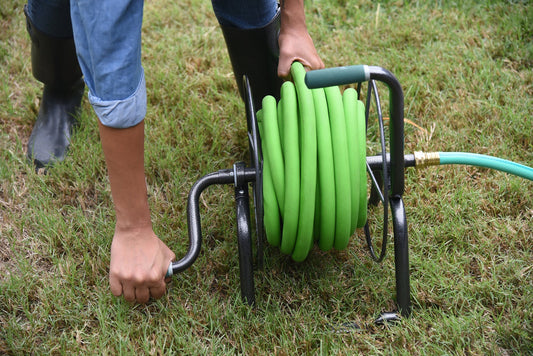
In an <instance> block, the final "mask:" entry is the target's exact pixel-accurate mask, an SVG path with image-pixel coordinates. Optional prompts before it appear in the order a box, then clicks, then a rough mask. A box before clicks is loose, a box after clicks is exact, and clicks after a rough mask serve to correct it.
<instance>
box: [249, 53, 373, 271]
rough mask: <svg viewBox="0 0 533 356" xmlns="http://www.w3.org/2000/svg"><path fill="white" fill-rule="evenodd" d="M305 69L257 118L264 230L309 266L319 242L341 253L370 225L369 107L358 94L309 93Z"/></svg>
mask: <svg viewBox="0 0 533 356" xmlns="http://www.w3.org/2000/svg"><path fill="white" fill-rule="evenodd" d="M305 73H306V72H305V69H304V68H303V65H302V64H301V63H299V62H295V63H294V64H293V65H292V67H291V74H292V77H293V80H294V83H293V82H285V83H284V84H283V86H282V87H281V99H280V100H279V103H277V105H276V101H275V99H274V98H273V97H271V96H267V97H265V98H264V99H263V106H262V109H261V110H260V111H259V112H258V115H257V117H258V121H259V129H260V134H261V137H262V151H263V199H264V207H265V209H264V226H265V233H266V236H267V240H268V242H269V243H270V244H272V245H274V246H279V247H280V250H281V251H282V252H283V253H285V254H289V255H291V256H292V258H293V259H294V260H295V261H302V260H304V259H305V258H306V257H307V255H308V253H309V251H310V250H311V247H312V246H313V243H314V241H315V240H316V241H317V242H318V246H319V247H320V248H321V249H322V250H329V249H331V248H332V247H335V248H336V249H344V248H346V246H347V245H348V241H349V238H350V236H351V235H352V234H353V232H354V231H355V229H356V228H358V227H362V226H364V224H365V222H366V202H367V199H366V198H367V197H366V193H367V188H366V132H365V116H364V105H363V103H362V102H360V101H359V100H358V98H357V93H356V91H355V90H354V89H347V90H345V91H344V93H343V94H341V91H340V89H339V88H338V87H327V88H318V89H312V90H311V89H309V88H308V87H307V86H306V84H305Z"/></svg>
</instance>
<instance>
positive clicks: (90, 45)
mask: <svg viewBox="0 0 533 356" xmlns="http://www.w3.org/2000/svg"><path fill="white" fill-rule="evenodd" d="M143 4H144V2H143V0H101V1H94V0H71V16H72V26H73V31H74V40H75V42H76V51H77V53H78V61H79V63H80V67H81V69H82V72H83V75H84V77H85V82H86V83H87V86H88V87H89V101H90V102H91V104H92V105H93V108H94V110H95V112H96V114H97V115H98V118H99V119H100V121H101V122H102V124H104V125H106V126H110V127H115V128H126V127H131V126H135V125H137V124H138V123H139V122H141V121H142V120H143V119H144V116H145V115H146V84H145V80H144V71H143V68H142V65H141V27H142V17H143Z"/></svg>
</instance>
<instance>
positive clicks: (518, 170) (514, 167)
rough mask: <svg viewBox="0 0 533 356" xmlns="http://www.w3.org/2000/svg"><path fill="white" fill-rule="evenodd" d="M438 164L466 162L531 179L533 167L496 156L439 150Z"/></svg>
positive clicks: (532, 178)
mask: <svg viewBox="0 0 533 356" xmlns="http://www.w3.org/2000/svg"><path fill="white" fill-rule="evenodd" d="M439 157H440V162H439V164H440V165H444V164H466V165H471V166H478V167H485V168H491V169H496V170H498V171H502V172H506V173H510V174H513V175H516V176H519V177H522V178H525V179H529V180H531V181H533V168H531V167H528V166H524V165H522V164H519V163H515V162H512V161H508V160H505V159H502V158H498V157H492V156H487V155H481V154H476V153H465V152H439Z"/></svg>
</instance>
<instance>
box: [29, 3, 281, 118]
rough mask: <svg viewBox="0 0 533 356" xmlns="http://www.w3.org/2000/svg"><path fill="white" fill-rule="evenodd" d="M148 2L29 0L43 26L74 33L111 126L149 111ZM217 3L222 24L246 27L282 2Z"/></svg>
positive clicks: (93, 94) (97, 105) (94, 96)
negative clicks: (144, 58) (144, 50)
mask: <svg viewBox="0 0 533 356" xmlns="http://www.w3.org/2000/svg"><path fill="white" fill-rule="evenodd" d="M143 5H144V0H101V1H94V0H70V1H69V0H28V14H29V16H30V19H31V20H32V22H33V23H34V25H35V26H36V27H37V28H38V29H39V30H41V31H42V32H44V33H47V34H49V35H51V36H55V37H68V36H69V35H71V34H73V35H74V41H75V43H76V52H77V55H78V62H79V64H80V67H81V69H82V72H83V75H84V78H85V83H86V84H87V86H88V87H89V101H90V102H91V104H92V106H93V108H94V110H95V112H96V114H97V116H98V118H99V119H100V121H101V122H102V124H104V125H106V126H109V127H115V128H127V127H131V126H135V125H137V124H138V123H140V122H141V121H142V120H143V119H144V117H145V115H146V83H145V78H144V70H143V67H142V64H141V27H142V18H143ZM212 5H213V10H214V12H215V15H216V17H217V19H218V21H219V23H220V24H221V25H224V26H234V27H237V28H242V29H251V28H260V27H263V26H264V25H266V24H267V23H269V22H270V21H271V20H272V18H273V17H274V16H275V14H276V11H277V6H278V5H277V1H276V0H212ZM69 6H70V17H69V16H68V14H69V11H68V9H69Z"/></svg>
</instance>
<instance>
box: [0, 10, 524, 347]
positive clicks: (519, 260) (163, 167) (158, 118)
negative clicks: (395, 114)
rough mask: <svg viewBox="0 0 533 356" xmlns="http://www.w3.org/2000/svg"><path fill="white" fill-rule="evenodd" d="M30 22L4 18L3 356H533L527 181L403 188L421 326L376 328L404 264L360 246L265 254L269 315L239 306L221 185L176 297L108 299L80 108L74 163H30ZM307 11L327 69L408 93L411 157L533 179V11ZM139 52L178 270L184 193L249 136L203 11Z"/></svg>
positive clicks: (104, 243) (468, 177) (205, 207)
mask: <svg viewBox="0 0 533 356" xmlns="http://www.w3.org/2000/svg"><path fill="white" fill-rule="evenodd" d="M24 3H25V2H24V1H23V0H2V2H1V4H0V78H1V79H0V354H8V355H9V354H15V355H18V354H21V355H22V354H49V353H51V354H150V355H152V354H153V355H157V354H217V355H218V354H251V355H255V354H278V355H294V354H313V355H314V354H321V355H329V354H331V355H337V354H339V355H349V354H409V355H412V354H415V355H442V354H459V355H487V354H489V355H490V354H496V355H515V354H516V355H531V354H533V250H532V248H531V246H532V242H533V182H530V181H526V180H524V179H522V178H518V177H514V176H511V175H508V174H504V173H500V172H496V171H491V170H487V169H482V168H475V167H465V166H442V167H433V168H428V169H426V170H414V169H409V170H407V171H406V192H405V195H404V201H405V204H406V211H407V221H408V226H409V234H410V235H409V243H410V263H411V289H412V290H411V292H412V303H413V312H412V316H411V317H410V318H408V319H403V320H402V321H401V323H400V324H398V325H394V326H390V325H389V326H377V325H375V324H374V323H373V320H374V319H375V318H376V317H377V316H378V315H379V314H380V313H381V312H382V311H385V310H391V309H393V308H394V298H395V281H394V258H393V256H392V255H393V254H392V252H390V253H389V255H388V256H387V258H386V259H385V261H384V262H383V263H382V264H376V263H374V262H373V261H372V260H371V259H370V257H369V256H368V253H367V250H366V245H365V242H364V234H363V232H362V231H358V232H357V234H356V235H354V236H353V238H352V239H351V240H350V244H349V246H348V249H346V250H344V251H335V252H328V253H324V252H321V251H320V250H318V249H315V250H313V251H312V253H311V254H310V256H309V257H308V259H307V260H306V261H305V262H303V263H295V262H292V261H291V259H290V258H288V257H287V256H284V255H283V254H281V252H279V250H277V249H276V248H273V247H267V248H266V251H265V254H266V256H265V267H264V269H263V270H261V271H258V272H256V274H255V283H256V299H257V305H256V307H255V308H251V307H249V306H247V305H244V304H243V303H242V302H241V298H240V286H239V277H238V276H239V266H238V256H237V242H236V226H235V221H234V218H233V214H234V213H233V207H234V202H233V189H231V187H227V186H226V187H219V186H216V187H211V188H209V189H208V190H207V191H206V192H205V193H204V194H203V195H202V201H201V208H202V218H203V221H202V223H203V225H202V227H203V234H204V245H203V250H202V253H201V255H200V257H199V258H198V260H197V261H196V262H195V264H194V265H193V266H192V267H191V268H190V269H188V270H187V271H185V272H183V273H182V274H180V275H178V276H175V277H174V279H173V282H172V283H171V288H170V290H169V292H168V293H167V294H166V295H165V297H163V298H162V299H160V300H158V301H155V302H152V303H150V304H148V305H136V306H132V305H129V304H128V303H127V302H125V301H124V300H123V299H120V298H115V297H113V296H112V295H111V293H110V291H109V286H108V279H107V271H108V265H109V249H110V244H111V237H112V236H113V229H114V211H113V207H112V201H111V193H110V188H109V182H108V179H107V173H106V169H105V164H104V160H103V154H102V150H101V146H100V142H99V137H98V127H97V121H96V120H97V119H96V116H95V114H94V112H93V111H92V108H91V107H90V105H89V103H88V100H86V99H85V100H84V101H83V111H82V113H81V115H80V118H79V121H80V125H79V129H78V130H77V131H76V133H75V137H74V139H73V142H72V145H71V148H70V151H69V155H68V158H67V159H66V160H65V161H64V162H63V163H61V164H59V165H57V166H56V167H55V168H53V169H51V170H50V171H49V173H48V174H46V175H44V174H37V173H36V172H34V170H33V168H32V166H30V165H29V164H28V163H27V161H26V156H25V154H26V152H25V151H26V143H27V141H28V138H29V135H30V132H31V128H32V125H33V122H34V119H35V116H36V114H37V111H38V107H39V100H40V98H41V91H42V85H41V84H40V83H39V82H37V81H36V80H35V79H33V76H32V74H31V62H30V41H29V37H28V35H27V33H26V30H25V19H24V15H23V5H24ZM306 11H307V21H308V26H309V30H310V33H311V34H312V36H313V38H314V40H315V45H316V47H317V49H318V50H319V53H320V54H321V56H322V59H323V60H324V62H325V64H326V66H327V67H334V66H339V65H351V64H369V65H379V66H382V67H384V68H387V69H389V70H390V71H391V72H392V73H394V74H395V75H396V76H397V78H398V79H399V81H400V83H402V86H403V90H404V93H405V118H406V119H407V120H408V121H406V126H405V130H406V131H405V147H406V153H412V152H413V151H415V150H417V151H463V152H475V153H482V154H488V155H493V156H497V157H501V158H505V159H509V160H512V161H515V162H519V163H522V164H526V165H528V166H533V138H532V137H533V70H532V68H533V41H532V39H533V6H531V3H530V2H529V1H459V2H452V1H445V0H443V1H429V0H421V1H382V2H379V3H378V2H373V1H369V0H361V1H355V0H309V1H306ZM143 36H144V37H143V61H144V67H145V71H146V76H147V89H148V105H149V106H148V114H147V117H146V176H147V184H148V191H149V202H150V205H151V210H152V218H153V223H154V227H155V231H156V233H157V234H158V235H159V236H160V237H161V238H162V239H163V240H164V241H165V242H166V243H167V244H168V245H169V247H171V248H172V249H173V250H174V251H175V252H176V255H177V256H178V258H179V257H181V256H183V255H184V253H185V252H186V250H187V223H186V201H187V195H188V192H189V189H190V188H191V186H192V185H193V183H194V182H195V181H196V180H197V179H198V178H199V177H201V176H203V175H204V174H207V173H209V172H213V171H216V170H219V169H225V168H231V167H232V165H233V163H234V162H237V161H240V160H247V157H248V143H247V140H246V118H245V114H244V107H243V104H242V103H241V101H240V98H239V97H238V94H237V88H236V85H235V81H234V78H233V73H232V70H231V65H230V62H229V59H228V56H227V52H226V48H225V45H224V40H223V37H222V34H221V31H220V29H219V28H218V25H217V22H216V19H215V18H214V15H213V13H212V9H211V4H210V2H209V1H207V0H183V1H168V0H154V1H146V3H145V18H144V29H143ZM370 214H371V213H370ZM390 251H392V243H391V246H390ZM346 323H348V325H351V323H355V324H357V325H359V326H360V328H359V329H356V328H343V327H342V325H345V324H346Z"/></svg>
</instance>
